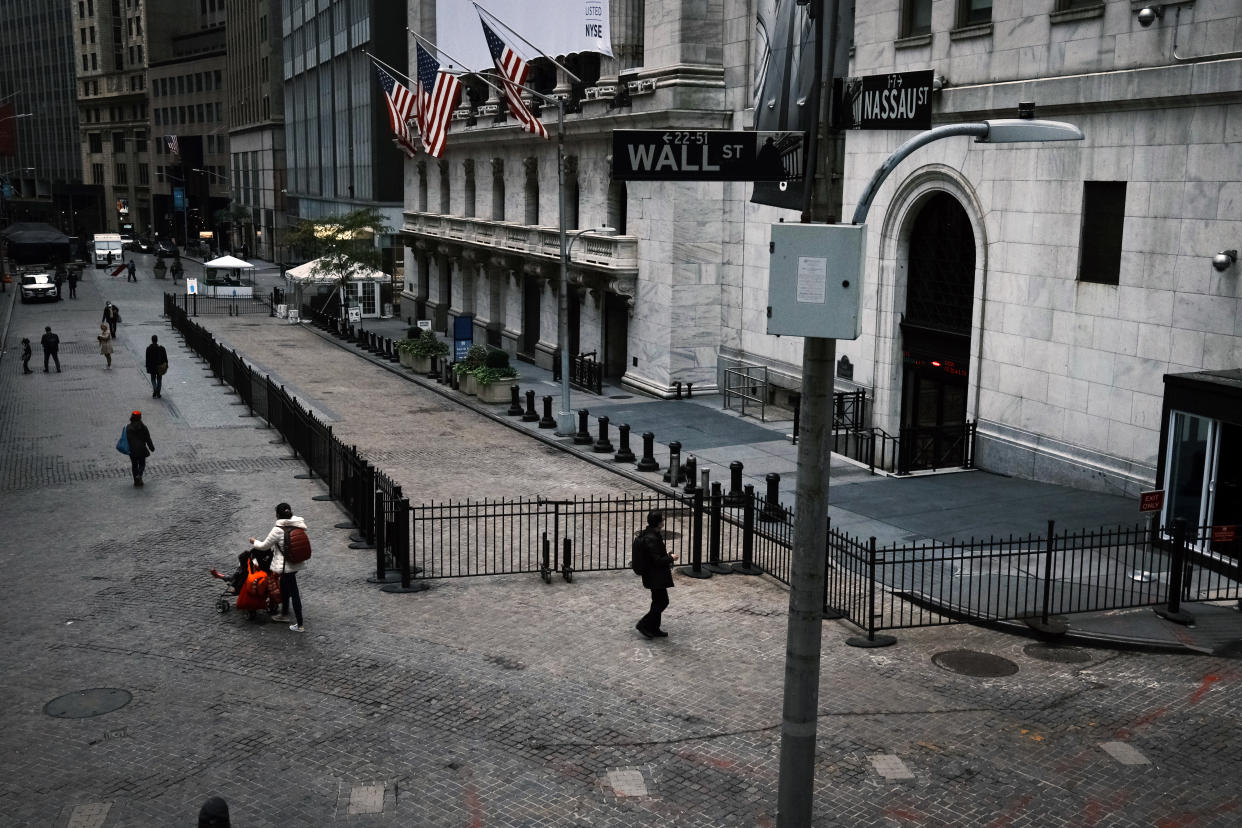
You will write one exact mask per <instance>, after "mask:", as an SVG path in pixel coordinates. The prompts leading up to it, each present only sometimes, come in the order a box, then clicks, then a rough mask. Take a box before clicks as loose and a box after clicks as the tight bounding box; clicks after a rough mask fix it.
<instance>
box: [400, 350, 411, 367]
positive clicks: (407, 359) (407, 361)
mask: <svg viewBox="0 0 1242 828" xmlns="http://www.w3.org/2000/svg"><path fill="white" fill-rule="evenodd" d="M397 358H398V359H399V360H400V361H401V367H402V368H413V367H414V355H413V354H411V353H408V352H406V351H397Z"/></svg>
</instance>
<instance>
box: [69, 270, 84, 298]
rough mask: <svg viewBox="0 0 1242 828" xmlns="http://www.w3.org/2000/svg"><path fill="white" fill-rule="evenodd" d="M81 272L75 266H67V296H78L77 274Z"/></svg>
mask: <svg viewBox="0 0 1242 828" xmlns="http://www.w3.org/2000/svg"><path fill="white" fill-rule="evenodd" d="M79 273H81V271H79V270H78V269H77V268H76V267H71V268H69V298H70V299H77V298H78V274H79Z"/></svg>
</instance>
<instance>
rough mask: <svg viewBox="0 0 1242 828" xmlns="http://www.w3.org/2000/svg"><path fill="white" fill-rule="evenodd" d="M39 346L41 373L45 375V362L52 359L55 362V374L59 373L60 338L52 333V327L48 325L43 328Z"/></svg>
mask: <svg viewBox="0 0 1242 828" xmlns="http://www.w3.org/2000/svg"><path fill="white" fill-rule="evenodd" d="M39 344H41V345H42V346H43V373H45V374H46V373H47V361H48V359H49V358H50V359H52V360H54V361H55V362H56V373H58V374H59V373H60V337H59V336H57V335H56V334H54V333H52V326H51V325H48V326H46V327H44V328H43V338H42V339H40V340H39Z"/></svg>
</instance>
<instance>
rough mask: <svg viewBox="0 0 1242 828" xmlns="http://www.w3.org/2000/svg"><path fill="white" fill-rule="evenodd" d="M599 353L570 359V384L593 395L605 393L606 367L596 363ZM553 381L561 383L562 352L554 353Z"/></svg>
mask: <svg viewBox="0 0 1242 828" xmlns="http://www.w3.org/2000/svg"><path fill="white" fill-rule="evenodd" d="M598 356H599V352H598V351H591V352H589V353H583V354H578V355H577V356H575V357H570V358H569V384H570V385H572V386H574V387H575V388H577V389H579V390H582V391H589V392H591V393H592V394H603V393H604V366H603V365H601V364H600V363H599V362H597V361H596V358H597V357H598ZM552 381H553V382H560V381H561V352H560V349H559V348H558V349H556V350H555V351H553V353H552Z"/></svg>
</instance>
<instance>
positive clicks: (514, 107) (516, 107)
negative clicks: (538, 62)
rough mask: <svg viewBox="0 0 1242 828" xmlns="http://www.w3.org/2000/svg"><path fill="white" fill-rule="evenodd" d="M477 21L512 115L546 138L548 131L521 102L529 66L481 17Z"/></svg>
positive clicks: (526, 126) (530, 130)
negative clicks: (502, 84) (485, 39)
mask: <svg viewBox="0 0 1242 828" xmlns="http://www.w3.org/2000/svg"><path fill="white" fill-rule="evenodd" d="M479 23H481V24H482V25H483V36H484V37H485V38H487V48H488V49H489V50H490V51H491V53H492V62H493V63H495V64H496V71H498V72H499V73H500V77H501V80H503V81H504V84H505V99H506V100H507V101H508V102H509V111H510V112H512V113H513V117H515V118H517V119H518V123H520V124H521V125H522V129H524V130H526V131H527V132H533V133H534V134H535V135H539V136H542V137H544V138H547V137H548V131H547V130H546V129H544V127H543V124H542V123H540V122H539V119H538V118H536V117H535V115H534V113H532V112H531V111H530V110H529V109H527V108H526V104H525V103H523V102H522V86H523V85H525V83H526V76H527V75H528V74H530V67H529V66H527V65H526V61H525V60H523V59H522V56H521V55H519V54H518V53H517V52H515V51H513V50H512V49H510V48H509V46H508V44H506V43H505V42H504V41H502V40H501V39H500V38H499V37H497V36H496V33H495V32H493V31H492V30H491V29H490V28H489V27H488V25H487V23H486V22H485V21H484V20H483V19H482V17H480V18H479Z"/></svg>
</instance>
